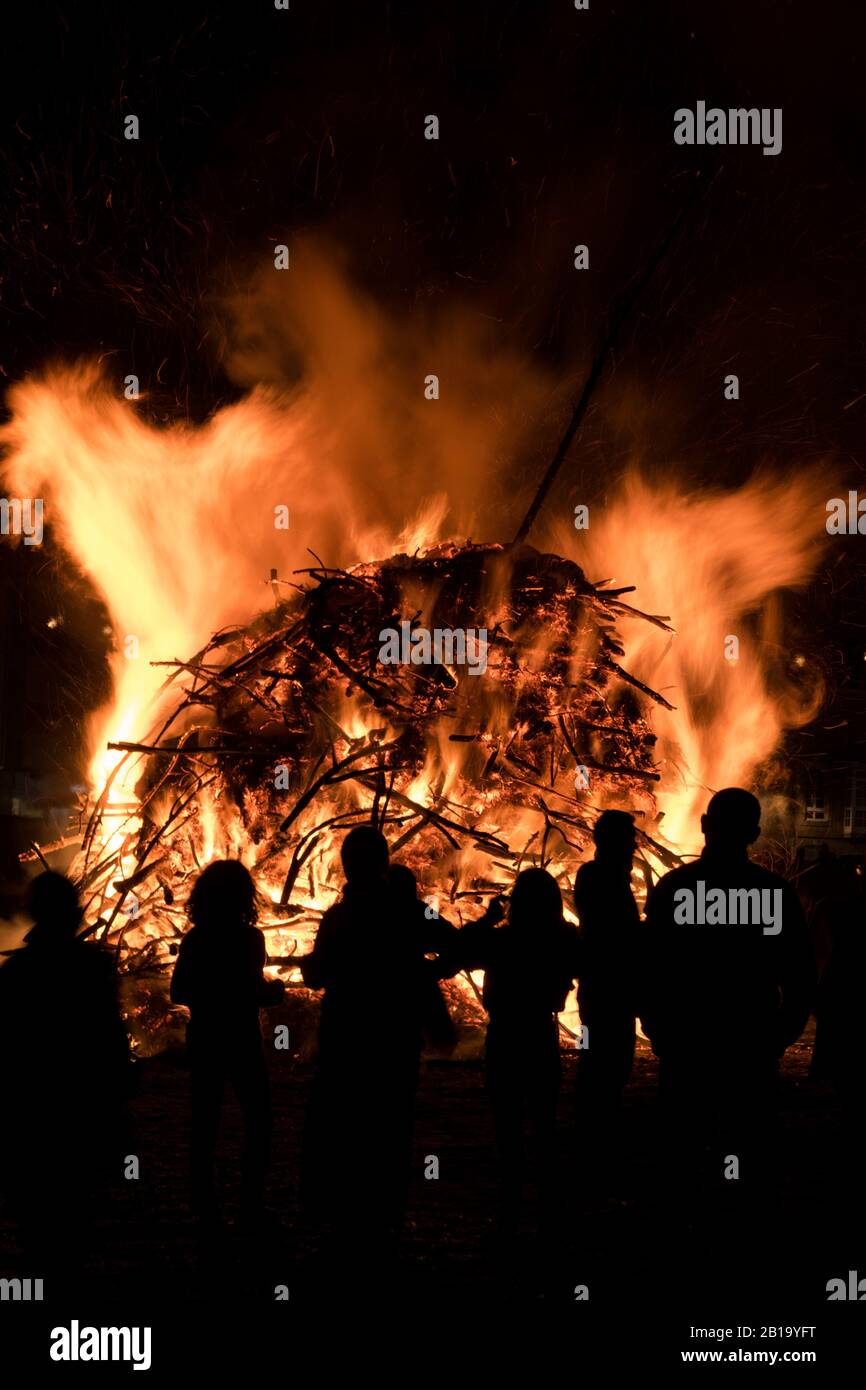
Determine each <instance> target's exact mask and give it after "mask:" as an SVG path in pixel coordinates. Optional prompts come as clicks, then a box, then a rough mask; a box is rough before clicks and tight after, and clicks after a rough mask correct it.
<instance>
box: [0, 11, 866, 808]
mask: <svg viewBox="0 0 866 1390" xmlns="http://www.w3.org/2000/svg"><path fill="white" fill-rule="evenodd" d="M4 22H5V21H4ZM859 24H860V19H859V16H858V15H857V14H856V13H855V10H854V7H848V14H847V15H846V14H844V13H843V14H841V15H840V14H838V13H836V14H834V13H832V12H830V10H829V9H828V8H824V9H816V7H815V6H814V5H812V4H809V3H805V2H804V3H798V4H784V3H778V4H762V5H759V6H755V5H754V4H753V3H738V4H725V5H720V6H709V5H706V4H703V3H698V0H691V3H674V4H646V3H632V4H616V3H603V0H592V4H591V7H590V10H589V11H588V12H577V11H575V9H574V7H573V5H572V4H571V0H556V3H549V4H544V3H539V0H534V2H530V3H510V4H508V3H499V4H495V5H493V4H488V3H477V4H472V5H466V4H452V3H437V4H436V5H435V6H423V5H419V4H416V3H407V4H397V5H394V4H392V5H389V4H378V5H357V4H350V3H343V4H329V3H321V2H318V3H312V0H310V3H306V2H305V0H292V3H291V8H290V9H289V10H288V11H281V10H280V11H278V10H276V9H275V8H274V7H273V5H272V4H269V3H265V0H259V2H258V3H256V4H253V5H248V4H245V5H240V4H237V5H228V6H221V7H216V8H215V9H205V8H203V7H200V6H195V5H184V4H179V5H173V6H171V7H167V8H166V9H165V10H162V9H156V10H153V9H151V8H149V7H148V8H144V9H140V8H136V7H133V8H132V9H125V8H123V7H118V6H116V5H108V4H97V5H89V6H87V7H83V6H72V5H59V6H56V5H49V6H40V7H34V8H33V9H31V10H29V11H28V12H26V13H24V14H22V15H19V16H18V17H17V19H16V26H17V34H16V32H15V29H14V28H13V26H12V25H11V23H10V25H9V27H8V28H7V30H6V42H5V44H4V55H3V59H2V61H3V82H2V93H0V101H2V106H3V120H2V137H0V198H2V208H0V376H2V380H3V382H4V383H6V384H11V383H12V382H14V381H16V380H19V379H20V378H22V377H23V376H25V375H26V374H27V373H30V372H33V371H36V370H38V369H40V368H41V367H43V366H44V365H45V364H46V363H48V362H51V361H52V360H70V359H73V358H75V357H78V356H81V355H86V356H99V357H102V358H103V360H104V362H105V364H106V368H107V370H108V371H109V372H110V373H111V375H112V376H116V378H117V380H118V381H121V380H122V378H123V377H124V376H125V375H126V374H127V373H128V372H135V373H137V374H138V375H140V377H141V378H142V381H143V383H146V385H147V390H148V392H149V397H148V400H147V401H146V403H145V404H144V405H143V407H142V408H143V409H144V411H145V412H146V413H147V414H149V415H150V416H151V417H152V418H157V419H160V420H166V421H167V420H174V419H177V418H180V417H184V416H188V417H190V418H192V419H195V420H202V419H205V418H206V417H207V416H208V415H209V414H210V412H211V411H212V410H213V409H214V408H215V407H217V406H218V405H219V404H221V403H224V402H226V401H229V400H231V399H233V398H235V397H236V396H237V395H238V393H239V392H240V391H241V389H242V386H243V384H244V383H242V382H240V381H238V380H237V379H236V373H234V374H230V373H229V371H228V370H227V365H226V364H227V361H228V357H229V355H230V354H229V353H228V352H227V341H226V331H225V304H226V300H227V297H228V296H230V295H231V294H232V293H233V292H234V291H236V290H237V288H238V287H239V286H240V285H242V284H243V283H244V282H245V280H246V278H247V276H248V275H249V273H250V271H251V268H254V267H255V266H256V265H257V264H259V263H264V262H265V261H266V260H267V259H269V258H272V255H273V246H274V244H275V242H282V241H286V242H291V241H293V239H296V238H298V237H300V236H301V235H303V234H305V233H306V234H312V235H313V236H314V237H316V238H318V239H320V241H321V243H322V244H323V245H328V246H329V247H332V248H334V253H335V254H337V255H339V257H340V258H341V260H342V262H343V264H344V265H345V267H346V270H347V273H348V274H349V276H350V277H351V279H352V281H353V283H355V284H356V285H357V286H358V287H359V288H360V289H362V290H363V291H365V292H366V293H368V294H369V295H371V296H372V297H373V298H374V299H375V300H376V301H377V302H379V303H381V304H382V305H384V306H385V307H386V308H387V309H388V310H389V311H390V312H392V313H395V314H399V315H400V316H402V317H403V318H404V319H405V321H406V322H407V323H411V322H412V321H413V320H418V321H419V322H424V321H426V320H429V318H430V316H431V315H432V316H434V317H435V315H436V314H437V312H440V311H442V310H444V309H447V308H453V307H454V306H458V307H459V309H460V311H461V313H463V314H464V315H465V316H469V317H470V318H471V317H472V316H477V318H478V322H479V331H480V332H482V333H483V334H485V335H487V340H488V341H491V342H495V344H496V346H497V348H502V347H505V348H507V349H508V350H513V351H514V352H515V353H518V354H522V355H525V357H526V358H527V360H529V361H531V362H532V363H533V364H534V365H536V366H537V367H538V368H539V369H540V370H541V371H543V372H545V373H548V374H549V377H550V380H551V381H555V382H557V383H559V386H558V388H557V390H556V391H552V392H551V396H550V400H549V401H548V403H547V405H546V408H545V409H543V410H542V411H540V412H539V418H538V420H537V421H532V422H530V430H529V434H530V437H531V439H532V441H533V442H532V446H531V447H530V448H529V449H528V450H524V453H523V456H522V457H520V458H519V459H518V461H517V470H516V472H515V474H514V476H513V477H512V479H511V482H512V484H513V496H514V497H518V498H519V499H520V503H521V509H522V507H523V506H525V505H527V504H528V502H529V500H530V498H531V495H532V490H533V487H534V485H535V483H536V482H537V479H538V478H539V477H540V474H541V472H542V471H543V469H544V466H545V463H546V461H547V459H548V457H549V455H550V453H551V451H552V449H553V447H554V446H555V443H556V440H557V438H558V435H559V433H560V432H561V430H562V427H563V425H564V423H565V420H566V418H567V413H568V399H569V397H571V398H573V397H574V396H576V394H577V391H578V390H579V386H580V383H581V379H582V376H583V374H584V373H585V371H586V369H587V366H588V363H589V360H590V358H591V355H592V352H593V348H594V345H595V344H596V343H597V342H598V340H599V337H600V335H601V334H602V333H603V330H604V326H605V322H606V318H607V315H608V313H609V311H610V308H611V305H612V304H614V303H615V302H616V301H617V297H618V296H619V295H621V294H622V293H623V291H624V290H625V289H627V287H628V284H629V282H630V280H631V278H632V277H633V276H635V275H637V274H638V273H639V272H640V270H641V267H642V266H643V265H644V264H645V262H646V260H647V258H648V256H649V255H650V254H651V253H652V251H653V249H654V248H655V246H656V245H657V244H658V242H659V240H660V238H661V237H662V236H663V234H664V232H665V229H666V228H667V227H668V226H669V225H670V224H671V222H672V220H673V219H674V217H675V216H676V214H677V212H678V210H679V209H680V207H681V206H682V204H683V202H684V200H685V198H686V197H687V194H688V189H689V187H690V186H691V184H692V181H693V179H694V176H695V173H696V172H697V171H698V170H701V171H704V172H708V171H713V170H718V171H719V172H718V175H717V177H716V179H715V180H714V181H713V183H712V186H711V188H710V190H709V192H708V194H707V195H706V197H705V198H704V199H703V201H702V202H701V203H700V205H699V207H698V208H697V210H696V212H695V213H694V214H693V216H692V217H691V219H690V221H689V223H688V224H687V226H686V228H685V230H684V232H683V234H682V235H681V237H680V239H679V241H678V242H677V244H676V247H675V250H674V252H673V253H672V254H671V255H670V256H669V257H668V258H667V259H666V260H665V262H664V263H663V265H662V267H661V269H660V271H659V273H658V274H657V275H656V277H655V278H654V280H653V281H652V284H651V286H650V288H649V290H648V291H647V293H646V294H645V295H644V296H643V297H642V299H641V302H640V305H639V309H638V312H637V313H636V314H635V316H634V317H633V318H632V320H631V321H630V322H629V324H628V325H627V327H626V330H625V332H624V333H623V335H622V337H621V339H620V342H619V343H618V345H617V350H616V353H615V355H614V358H613V361H612V363H611V366H610V370H609V371H608V373H607V375H606V377H605V379H604V381H603V383H602V385H601V387H600V388H599V390H598V392H597V393H596V396H595V397H594V400H593V405H592V407H591V410H590V414H589V416H588V419H587V422H586V428H585V431H584V434H583V436H582V438H581V440H580V441H579V443H578V445H577V446H575V447H574V448H573V450H572V453H571V456H570V459H569V461H568V463H567V465H566V468H565V469H564V470H563V474H562V476H561V479H560V482H559V485H558V487H559V493H558V495H559V501H558V502H557V494H556V493H555V494H554V496H553V497H552V498H551V501H550V503H549V505H561V506H565V505H567V504H568V499H569V498H570V497H572V496H574V495H579V496H580V498H582V499H589V500H592V499H594V498H596V497H599V496H603V495H604V493H605V492H606V490H607V489H608V488H609V487H610V486H611V485H612V484H614V483H615V482H616V480H617V478H618V477H619V476H620V475H621V473H622V470H623V469H624V467H625V466H626V463H627V462H628V461H629V460H630V459H632V458H634V457H635V455H638V456H639V457H640V460H641V464H642V466H643V467H644V468H645V469H646V470H648V471H650V472H653V471H663V472H666V471H670V470H674V471H675V472H676V473H677V475H678V476H681V477H682V478H684V479H685V480H686V481H687V482H688V483H689V484H692V485H700V484H701V483H705V482H714V483H718V482H723V483H729V484H731V485H734V484H736V483H738V482H741V481H742V480H743V479H745V478H746V477H748V476H749V475H750V474H751V473H752V471H753V470H754V469H755V467H756V466H758V465H761V464H769V465H771V466H772V467H773V468H774V469H775V470H777V471H781V472H787V471H794V470H797V469H800V468H803V467H806V466H808V465H810V464H813V463H815V462H816V461H819V460H821V461H824V465H825V467H826V469H827V476H828V491H827V496H828V497H829V496H832V495H834V494H835V493H837V492H838V491H839V490H840V489H847V488H849V487H850V488H854V487H857V486H858V484H860V483H862V479H863V471H864V470H863V462H862V456H861V452H860V439H861V435H862V430H863V421H864V418H866V370H864V368H866V342H864V335H863V330H862V325H863V322H864V314H863V309H864V293H866V277H864V275H863V272H862V263H863V254H864V243H866V203H864V199H863V196H862V188H863V174H864V167H866V125H864V119H863V110H862V101H861V91H862V82H861V52H860V50H861V43H860V42H859V38H860V37H861V35H858V32H857V30H858V25H859ZM13 36H14V41H13ZM699 99H702V100H706V101H707V102H708V104H711V105H712V104H718V105H720V106H723V107H727V106H752V105H754V106H758V107H781V108H782V109H783V112H784V125H783V148H782V152H781V154H780V155H778V156H777V157H766V156H764V155H763V154H762V152H761V150H760V149H759V148H755V147H751V146H748V147H744V148H736V147H717V148H713V149H710V148H704V149H697V148H682V147H678V146H677V145H675V143H674V140H673V127H674V122H673V113H674V111H675V110H676V109H677V108H678V107H680V106H684V105H689V106H693V105H694V103H695V102H696V101H697V100H699ZM431 112H432V113H435V114H436V115H438V117H439V120H440V126H441V131H440V139H439V140H438V141H435V142H434V141H425V139H424V138H423V123H424V117H425V116H426V115H427V114H428V113H431ZM129 113H134V114H136V115H137V116H138V117H139V120H140V123H141V138H140V139H139V140H138V141H135V142H133V141H127V140H125V139H124V138H123V121H124V117H125V116H126V115H127V114H129ZM577 242H582V243H586V244H588V245H589V247H590V250H591V267H590V270H589V271H588V272H586V273H582V274H577V273H576V272H575V271H574V269H573V265H572V248H573V246H574V245H575V244H576V243H577ZM299 370H300V368H299ZM726 372H736V373H738V375H739V377H740V382H741V399H740V401H739V402H737V403H736V404H735V405H732V403H730V402H726V401H725V400H724V399H723V395H722V390H721V381H722V378H723V376H724V374H725V373H726ZM576 489H579V493H577V494H576V493H575V490H576ZM499 491H500V489H499V487H498V486H497V481H496V480H492V486H491V493H492V494H497V495H498V493H499ZM524 497H525V502H524V501H523V498H524ZM518 515H519V512H518V513H517V514H515V513H514V512H513V511H512V512H510V513H509V515H508V516H507V517H506V516H505V515H504V514H500V513H497V512H496V511H495V509H494V511H493V512H492V513H491V517H492V522H493V524H494V525H496V526H501V527H502V529H503V530H504V529H505V527H506V526H513V522H514V520H516V519H517V517H518ZM501 538H502V539H508V536H507V535H503V536H502V537H501ZM859 548H862V547H859ZM857 549H858V542H857V541H856V540H854V541H844V542H841V543H840V544H839V545H838V546H837V547H836V549H835V550H834V551H833V553H832V555H831V557H830V560H829V561H828V564H829V565H830V569H831V570H832V571H833V575H832V577H831V579H830V581H829V583H828V579H827V570H826V569H825V570H824V571H822V577H821V579H820V580H819V582H818V583H817V584H816V586H815V587H814V590H813V592H812V593H811V594H810V595H809V596H807V597H806V598H805V599H804V600H801V601H799V603H798V604H795V605H794V608H793V611H792V621H793V624H794V626H793V629H792V630H793V631H794V633H795V634H796V638H797V641H798V642H799V643H800V644H801V645H804V644H805V648H806V650H808V651H809V652H810V657H811V659H812V660H814V661H815V662H818V663H821V664H823V665H824V666H825V667H826V669H827V672H828V674H829V676H830V681H831V686H833V687H835V686H836V685H837V684H838V683H840V682H841V683H844V682H846V681H848V680H850V673H851V669H852V668H853V665H854V663H855V661H856V659H857V658H858V654H859V653H860V649H861V648H866V626H864V627H863V628H862V630H861V629H860V627H859V626H858V625H859V624H861V623H866V612H864V606H863V602H862V598H861V596H860V595H861V594H862V583H861V582H860V579H859V576H860V575H861V570H860V568H859V563H858V564H855V551H856V550H857ZM0 559H2V571H0V573H2V580H3V589H4V597H3V613H4V624H5V628H6V638H5V645H6V649H7V651H12V652H14V651H15V650H19V651H20V650H24V649H26V650H27V651H28V652H30V653H34V652H35V656H31V657H30V660H31V665H32V662H33V661H35V662H36V663H37V670H36V675H35V676H32V677H31V679H32V680H33V681H35V685H36V687H37V688H38V693H37V691H32V692H31V693H30V694H29V695H28V696H27V698H26V700H25V702H24V706H23V707H22V705H21V701H20V700H19V699H18V697H17V695H16V690H17V683H16V682H14V681H13V682H12V685H13V687H15V688H13V689H10V678H9V668H8V665H7V668H6V678H5V685H4V691H5V695H4V700H5V705H6V707H7V721H6V724H7V743H8V738H9V732H8V731H9V728H10V727H12V728H13V729H17V730H18V734H16V736H15V738H16V744H17V743H18V742H20V738H25V739H27V738H30V737H31V735H32V734H33V733H34V731H36V734H35V742H36V743H38V750H34V748H31V749H30V751H29V752H27V753H26V754H24V755H22V759H23V761H24V762H25V763H26V762H27V760H28V759H30V760H31V762H32V761H34V760H35V762H36V763H37V764H39V765H41V766H42V767H43V768H44V766H45V763H46V760H47V762H48V764H49V765H53V766H54V767H55V769H57V768H59V769H60V772H61V774H62V776H63V777H71V776H72V775H74V766H73V764H74V759H75V756H77V755H76V748H75V740H74V739H70V728H71V727H72V728H74V727H75V721H78V720H80V717H81V715H82V714H83V713H84V712H85V710H86V709H87V708H88V706H89V705H91V704H92V703H93V702H94V701H96V700H97V699H98V698H99V696H100V693H103V694H104V691H105V672H104V665H103V664H102V647H101V645H100V644H101V643H103V645H104V639H103V638H102V637H101V635H100V634H101V627H102V614H101V611H100V609H99V606H98V605H96V604H94V603H93V602H92V600H91V598H90V597H89V596H88V594H87V590H86V586H85V585H82V584H80V583H79V584H78V591H77V593H70V591H69V588H68V585H69V581H70V574H69V567H68V565H64V564H63V563H62V562H60V563H55V561H56V556H55V553H54V549H53V547H52V546H51V544H50V541H49V544H48V545H47V546H46V547H44V553H42V554H41V555H40V556H39V558H38V560H34V557H33V556H32V555H27V554H22V553H21V552H20V551H15V552H13V551H12V550H11V548H10V547H8V546H4V547H3V550H2V555H0ZM840 565H841V566H842V569H841V570H840V569H839V566H840ZM852 576H853V582H852ZM61 599H62V601H63V604H64V606H65V612H66V623H65V625H64V628H63V630H62V631H59V632H54V631H46V628H45V622H46V619H47V616H49V615H50V612H51V611H52V610H53V608H56V606H57V604H58V602H59V601H60V600H61ZM10 625H11V626H10ZM34 634H36V635H34ZM810 644H811V645H810ZM858 676H859V672H858ZM70 720H71V721H72V724H70ZM6 757H7V767H8V764H9V750H8V748H7V750H6ZM7 790H8V789H7Z"/></svg>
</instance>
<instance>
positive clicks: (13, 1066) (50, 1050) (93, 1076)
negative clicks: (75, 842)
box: [0, 872, 130, 1274]
mask: <svg viewBox="0 0 866 1390" xmlns="http://www.w3.org/2000/svg"><path fill="white" fill-rule="evenodd" d="M27 905H28V910H29V913H30V916H31V917H32V918H33V927H32V928H31V930H30V931H29V932H28V933H27V936H26V937H25V945H24V946H23V947H21V948H20V949H19V950H18V951H16V952H15V953H14V954H13V955H12V956H11V957H10V959H9V960H8V962H7V963H6V965H4V966H3V968H2V969H0V1069H2V1070H0V1075H2V1082H0V1085H2V1091H3V1093H4V1094H3V1100H2V1106H3V1115H4V1139H3V1145H2V1149H0V1162H2V1165H3V1168H4V1170H5V1177H6V1181H7V1183H8V1184H9V1188H10V1194H11V1197H12V1202H13V1207H14V1208H15V1211H16V1214H17V1218H18V1221H19V1225H20V1229H21V1235H22V1241H23V1244H24V1246H25V1249H26V1250H27V1252H28V1254H29V1255H30V1256H31V1257H32V1258H33V1259H34V1260H35V1261H36V1262H37V1263H38V1266H39V1268H38V1273H39V1274H41V1273H42V1272H43V1269H46V1268H49V1269H50V1268H54V1269H58V1268H68V1267H69V1266H70V1265H71V1264H72V1263H74V1262H75V1261H76V1260H78V1259H79V1258H82V1257H83V1256H84V1255H85V1254H86V1252H87V1244H88V1239H89V1221H90V1217H91V1215H92V1204H93V1201H94V1199H95V1198H96V1197H97V1195H98V1192H99V1189H100V1187H101V1186H102V1185H103V1184H104V1183H105V1182H106V1181H107V1180H108V1179H109V1177H110V1176H111V1175H112V1174H113V1175H114V1176H117V1177H119V1175H120V1172H121V1171H122V1168H121V1162H122V1151H121V1143H122V1137H123V1135H122V1125H121V1120H122V1109H123V1102H124V1100H125V1099H126V1096H127V1094H128V1091H129V1081H130V1075H129V1043H128V1039H127V1035H126V1030H125V1028H124V1026H123V1021H122V1019H121V1016H120V1010H119V1007H118V1000H117V986H116V977H115V971H114V960H113V957H112V955H111V954H110V953H109V952H108V951H106V950H105V949H103V948H102V947H100V946H97V945H95V944H93V943H91V942H89V941H86V940H83V939H82V938H81V936H80V935H79V934H78V932H79V927H80V925H81V918H82V913H81V908H80V906H79V902H78V894H77V891H76V889H75V887H74V885H73V884H72V883H70V881H69V880H68V879H67V878H65V877H64V876H63V875H62V874H58V873H53V872H46V873H44V874H40V876H39V877H38V878H36V879H34V880H33V882H32V884H31V885H30V889H29V893H28V898H27Z"/></svg>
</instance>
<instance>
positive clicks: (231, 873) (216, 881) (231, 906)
mask: <svg viewBox="0 0 866 1390" xmlns="http://www.w3.org/2000/svg"><path fill="white" fill-rule="evenodd" d="M186 910H187V914H188V916H189V918H190V921H191V922H192V924H193V926H194V927H206V928H212V927H213V928H216V929H217V930H219V929H221V928H229V929H230V928H232V927H252V926H255V923H256V918H257V916H258V913H257V911H256V886H255V884H254V883H253V880H252V878H251V877H250V874H249V871H248V870H247V869H246V868H244V866H243V864H242V863H241V861H240V860H239V859H215V860H214V861H213V863H212V864H208V866H207V868H206V869H205V870H204V871H203V872H202V873H201V874H199V876H198V878H197V879H196V881H195V884H194V885H193V890H192V892H191V893H190V895H189V902H188V903H187V909H186Z"/></svg>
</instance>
